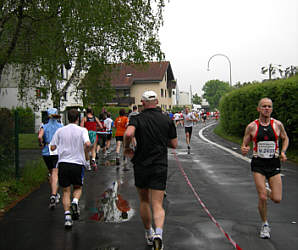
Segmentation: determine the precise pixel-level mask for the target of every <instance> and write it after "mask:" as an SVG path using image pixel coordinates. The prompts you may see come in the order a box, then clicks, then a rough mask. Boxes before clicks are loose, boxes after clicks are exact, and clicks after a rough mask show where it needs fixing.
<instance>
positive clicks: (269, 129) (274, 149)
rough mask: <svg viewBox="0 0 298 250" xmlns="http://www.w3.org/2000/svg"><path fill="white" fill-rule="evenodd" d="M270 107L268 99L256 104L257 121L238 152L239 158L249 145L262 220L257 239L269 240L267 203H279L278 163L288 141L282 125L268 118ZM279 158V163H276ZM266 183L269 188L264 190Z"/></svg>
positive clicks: (270, 111) (280, 181)
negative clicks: (251, 145)
mask: <svg viewBox="0 0 298 250" xmlns="http://www.w3.org/2000/svg"><path fill="white" fill-rule="evenodd" d="M272 108H273V104H272V101H271V100H270V99H269V98H263V99H261V100H260V101H259V104H258V107H257V110H258V112H259V119H257V120H255V121H253V122H251V123H250V124H248V126H247V127H246V130H245V135H244V138H243V143H242V146H241V151H242V154H243V155H246V154H247V153H248V152H249V149H250V147H249V143H250V142H251V141H252V142H253V158H252V161H251V170H252V172H253V177H254V181H255V184H256V189H257V192H258V196H259V203H258V209H259V214H260V217H261V220H262V225H261V230H260V237H261V238H263V239H269V238H270V227H269V223H268V220H267V199H268V198H270V199H271V200H272V201H273V202H275V203H280V201H281V199H282V180H281V176H280V167H281V166H280V160H281V161H283V162H284V161H286V160H287V156H286V150H287V148H288V145H289V139H288V136H287V133H286V131H285V129H284V126H283V124H282V123H281V122H280V121H278V120H275V119H273V118H271V113H272ZM279 138H281V140H282V150H281V154H280V156H279V145H278V140H279ZM279 157H280V159H279ZM266 179H267V180H268V182H269V187H270V188H269V187H268V188H267V189H266Z"/></svg>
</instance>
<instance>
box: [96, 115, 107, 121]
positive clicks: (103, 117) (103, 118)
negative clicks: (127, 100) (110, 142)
mask: <svg viewBox="0 0 298 250" xmlns="http://www.w3.org/2000/svg"><path fill="white" fill-rule="evenodd" d="M98 118H99V120H101V121H102V120H105V119H106V115H105V113H100V114H99V117H98Z"/></svg>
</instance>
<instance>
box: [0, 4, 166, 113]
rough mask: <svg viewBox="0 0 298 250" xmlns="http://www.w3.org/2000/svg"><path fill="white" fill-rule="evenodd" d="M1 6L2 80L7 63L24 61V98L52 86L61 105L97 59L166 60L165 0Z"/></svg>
mask: <svg viewBox="0 0 298 250" xmlns="http://www.w3.org/2000/svg"><path fill="white" fill-rule="evenodd" d="M3 6H5V8H4V7H3ZM0 7H1V9H2V10H3V12H1V14H2V16H1V32H0V79H1V75H2V71H3V69H4V66H6V65H8V64H13V65H14V66H16V65H21V66H20V67H14V69H15V70H17V68H18V71H19V73H20V75H21V80H20V82H19V90H20V91H19V93H20V95H19V97H20V98H22V99H26V97H27V94H26V93H27V92H29V91H27V90H32V89H34V88H43V89H49V90H50V91H51V97H52V101H53V104H54V106H55V107H57V108H59V107H60V100H61V97H62V96H63V95H64V94H65V92H66V91H67V90H68V88H69V87H70V86H74V87H75V88H78V87H79V79H80V78H81V77H80V76H81V73H82V72H88V70H89V69H90V67H91V66H92V64H93V62H98V63H99V64H107V63H118V62H133V63H142V62H145V61H152V60H156V59H157V60H161V59H163V58H164V54H163V52H162V51H161V48H160V42H159V37H158V31H159V28H160V26H161V25H162V23H163V16H162V12H163V9H164V7H165V3H164V0H149V1H147V0H139V1H134V0H127V1H110V0H84V1H65V0H55V1H53V0H42V1H12V0H4V1H2V2H1V5H0ZM65 69H71V71H70V72H72V74H71V76H69V78H68V79H65V75H64V76H63V75H62V74H61V71H62V70H65ZM34 100H35V99H34V97H33V100H31V102H32V103H33V104H36V107H39V105H38V103H37V102H34ZM27 101H28V102H29V100H27ZM90 101H91V100H89V102H90ZM41 102H42V100H41Z"/></svg>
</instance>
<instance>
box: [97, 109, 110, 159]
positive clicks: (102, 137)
mask: <svg viewBox="0 0 298 250" xmlns="http://www.w3.org/2000/svg"><path fill="white" fill-rule="evenodd" d="M105 119H106V116H105V113H100V114H99V121H100V123H101V126H102V128H99V127H98V129H97V142H98V143H97V148H96V158H98V155H99V152H100V148H102V152H103V155H104V157H106V156H107V151H106V140H107V134H106V132H107V129H106V127H105V124H104V121H105Z"/></svg>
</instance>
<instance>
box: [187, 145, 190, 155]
mask: <svg viewBox="0 0 298 250" xmlns="http://www.w3.org/2000/svg"><path fill="white" fill-rule="evenodd" d="M187 153H188V154H190V146H187Z"/></svg>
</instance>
